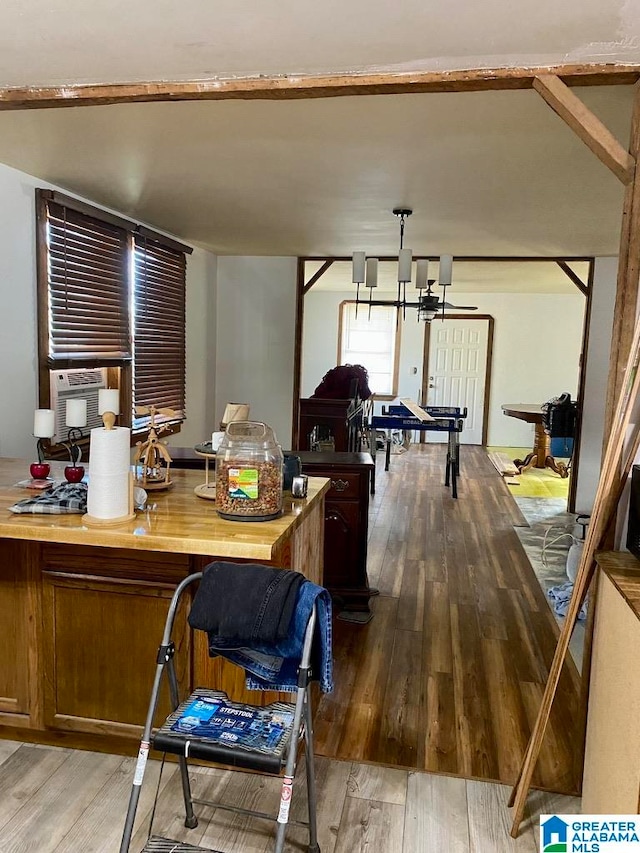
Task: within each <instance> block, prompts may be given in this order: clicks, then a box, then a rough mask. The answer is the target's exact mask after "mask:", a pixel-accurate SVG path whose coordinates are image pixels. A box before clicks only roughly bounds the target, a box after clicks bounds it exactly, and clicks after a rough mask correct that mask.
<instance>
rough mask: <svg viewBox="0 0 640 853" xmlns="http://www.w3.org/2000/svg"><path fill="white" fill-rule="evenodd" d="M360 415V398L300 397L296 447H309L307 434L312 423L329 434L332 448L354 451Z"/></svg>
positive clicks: (357, 446)
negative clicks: (331, 439) (325, 398)
mask: <svg viewBox="0 0 640 853" xmlns="http://www.w3.org/2000/svg"><path fill="white" fill-rule="evenodd" d="M362 418H363V410H362V401H361V400H358V399H353V400H323V399H321V398H316V397H308V398H303V399H301V400H300V420H299V423H298V449H300V450H311V449H312V448H311V442H310V436H311V433H312V432H313V429H314V427H325V428H326V429H327V430H328V432H329V433H330V434H331V437H332V438H333V444H334V450H336V451H341V452H357V451H358V450H360V432H361V429H362Z"/></svg>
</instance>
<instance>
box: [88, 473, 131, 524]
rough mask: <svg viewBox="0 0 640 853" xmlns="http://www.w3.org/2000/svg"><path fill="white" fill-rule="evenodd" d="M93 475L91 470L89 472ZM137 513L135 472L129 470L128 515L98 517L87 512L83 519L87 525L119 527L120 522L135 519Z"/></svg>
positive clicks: (123, 522)
mask: <svg viewBox="0 0 640 853" xmlns="http://www.w3.org/2000/svg"><path fill="white" fill-rule="evenodd" d="M89 476H91V472H89ZM135 517H136V513H135V510H134V506H133V474H132V473H131V472H129V512H128V513H127V515H121V516H119V517H118V518H96V517H95V516H94V515H89V513H88V512H87V513H85V514H84V515H83V516H82V521H83V523H84V524H86V525H87V527H117V526H118V525H119V524H125V523H126V522H127V521H133V520H134V518H135Z"/></svg>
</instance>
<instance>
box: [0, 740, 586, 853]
mask: <svg viewBox="0 0 640 853" xmlns="http://www.w3.org/2000/svg"><path fill="white" fill-rule="evenodd" d="M10 747H11V748H9V746H8V744H7V742H6V741H5V742H3V750H2V752H0V780H1V785H2V790H1V795H0V804H1V807H2V810H1V811H0V850H2V853H117V850H118V849H119V844H120V838H121V834H122V828H123V826H124V818H125V814H126V808H127V802H128V798H129V792H130V787H131V782H132V779H133V770H134V764H135V760H134V759H132V758H122V757H118V756H112V755H102V754H97V753H89V752H77V751H73V750H67V749H57V748H55V747H42V746H32V745H26V744H18V743H15V744H11V745H10ZM190 775H191V777H192V785H193V791H194V795H195V796H200V797H211V798H213V799H220V800H222V801H223V802H225V801H226V802H231V803H233V804H234V805H241V806H248V807H252V806H253V807H257V808H259V809H261V810H264V811H267V812H269V811H273V812H274V813H275V810H276V803H277V801H278V795H279V788H280V783H279V780H278V779H277V778H273V777H271V778H266V779H265V778H264V777H261V776H257V775H255V774H249V773H242V772H235V773H234V772H229V771H226V770H217V769H205V768H200V767H196V768H192V769H191V773H190ZM158 776H159V764H158V762H155V761H151V762H149V765H148V769H147V775H146V776H145V783H144V785H143V787H142V794H141V798H140V806H139V809H138V821H137V823H136V829H135V834H134V840H133V843H132V845H131V853H139V851H140V850H141V849H142V847H143V846H144V843H145V841H146V838H147V832H148V824H149V818H150V812H151V806H152V799H153V795H154V792H155V787H156V784H157V781H158ZM317 780H318V828H319V838H318V840H319V844H320V848H321V850H322V853H368V851H371V850H376V851H381V853H489V851H491V853H512V851H513V853H522V851H524V853H534V851H535V850H538V844H537V824H538V820H537V817H536V818H534V819H530V818H528V819H526V820H525V822H524V824H523V830H522V833H521V835H520V837H519V838H517V839H515V840H514V839H512V838H510V836H509V834H508V826H509V823H510V822H509V812H508V809H507V807H506V800H507V798H508V795H509V789H508V788H507V787H505V786H503V785H498V784H492V783H486V782H474V781H467V780H464V779H461V778H455V777H449V776H438V775H432V774H428V773H420V772H416V771H413V772H409V771H406V770H397V769H388V768H384V767H373V766H371V765H366V764H360V763H357V762H343V761H337V760H330V759H324V758H319V759H318V760H317ZM304 788H305V785H304V766H303V767H302V768H301V773H300V774H299V776H298V779H297V780H296V784H295V789H294V799H293V805H292V817H293V818H295V819H304V817H305V811H306V798H305V793H304ZM181 803H182V800H181V792H180V780H179V774H178V772H177V768H176V765H174V764H172V765H168V766H166V767H165V769H164V772H163V774H162V778H161V786H160V797H159V800H158V808H157V811H156V817H155V821H154V833H156V834H159V835H164V836H165V837H168V838H172V839H175V840H177V841H187V842H189V843H191V844H195V845H201V846H203V847H211V848H214V849H216V850H219V851H222V853H267V851H269V850H271V849H272V843H273V841H272V839H273V835H272V833H273V825H272V824H270V823H267V822H266V821H254V820H250V819H248V818H245V817H241V816H238V815H233V814H231V813H229V812H226V813H225V812H223V811H222V810H220V809H217V810H215V811H214V810H211V809H204V808H202V807H197V808H196V811H197V813H198V815H199V819H200V820H199V824H198V826H197V827H196V828H195V829H192V830H186V829H185V828H184V825H183V813H182V811H181ZM531 805H532V807H533V808H534V810H535V814H536V815H537V814H541V813H565V814H578V813H579V812H580V801H579V800H578V799H574V798H569V797H562V796H559V795H550V794H543V793H541V792H534V794H533V795H532V802H531ZM207 813H208V814H207ZM305 841H306V833H305V830H303V829H295V831H292V832H291V833H290V835H289V842H288V844H287V845H286V848H285V849H286V850H287V851H288V853H299V851H301V850H304V849H306V847H305Z"/></svg>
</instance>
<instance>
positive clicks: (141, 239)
mask: <svg viewBox="0 0 640 853" xmlns="http://www.w3.org/2000/svg"><path fill="white" fill-rule="evenodd" d="M134 246H135V284H134V356H133V405H134V411H135V407H136V406H150V405H152V404H153V405H155V406H157V407H158V408H162V407H165V406H166V407H169V408H171V409H174V410H175V411H176V412H177V413H178V417H179V418H180V419H182V418H183V417H184V416H185V291H186V259H185V254H184V252H182V251H178V250H176V249H173V248H171V247H168V246H166V245H163V244H160V243H158V242H156V241H154V240H151V239H148V238H147V237H145V236H141V235H139V234H136V235H135V237H134ZM145 420H146V419H141V418H140V417H137V416H135V415H134V424H135V426H142V425H143V424H144V423H145Z"/></svg>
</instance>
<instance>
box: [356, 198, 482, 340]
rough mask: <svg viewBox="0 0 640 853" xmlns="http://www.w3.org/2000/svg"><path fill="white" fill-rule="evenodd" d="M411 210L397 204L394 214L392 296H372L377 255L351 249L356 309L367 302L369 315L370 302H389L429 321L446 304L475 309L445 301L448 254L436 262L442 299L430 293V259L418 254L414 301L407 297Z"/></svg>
mask: <svg viewBox="0 0 640 853" xmlns="http://www.w3.org/2000/svg"><path fill="white" fill-rule="evenodd" d="M412 213H413V211H412V210H411V209H410V208H408V207H396V208H394V209H393V215H394V216H397V217H398V219H399V220H400V249H399V251H398V291H397V296H396V298H395V299H373V288H374V287H377V286H378V258H372V257H367V254H366V252H354V253H353V276H352V281H353V283H354V284H355V285H356V313H357V311H358V305H360V304H362V303H364V304H366V305H368V306H369V316H371V307H372V306H373V305H391V306H394V307H395V308H398V309H402V316H403V318H404V317H405V316H406V309H407V308H417V309H418V321H420V320H423V321H424V322H426V323H430V322H431V320H433V319H434V317H436V316H437V314H438V312H441V313H442V315H443V316H444V312H445V309H446V308H456V307H458V308H464V309H465V310H476V309H475V307H474V306H464V305H459V306H455V305H450V304H449V303H448V302H446V301H445V295H446V292H447V287H449V286H450V285H451V274H452V269H453V257H452V256H451V255H440V262H439V265H438V285H439V286H440V287H441V288H442V301H440V299H439V298H438V295H437V294H434V293H433V289H432V288H433V286H434V285H435V283H436V280H435V279H434V278H432V279H430V278H429V260H428V258H420V259H418V260H416V285H415V287H416V290H417V291H418V293H417V301H407V285H408V284H411V281H412V269H413V252H412V251H411V249H406V248H405V246H404V226H405V222H406V220H407V219H408V217H409V216H411V214H412ZM361 284H364V286H365V287H367V288H369V298H368V299H367V300H361V299H360V285H361Z"/></svg>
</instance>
